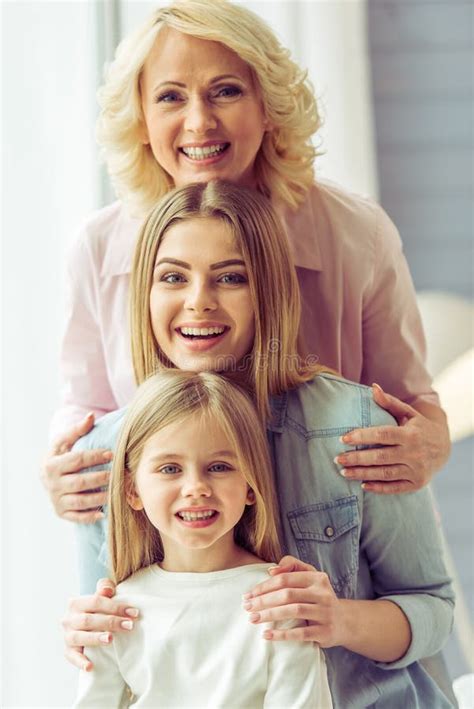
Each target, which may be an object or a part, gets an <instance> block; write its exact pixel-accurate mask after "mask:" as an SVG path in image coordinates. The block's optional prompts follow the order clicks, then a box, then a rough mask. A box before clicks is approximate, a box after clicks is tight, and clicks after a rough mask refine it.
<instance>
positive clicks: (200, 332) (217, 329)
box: [176, 325, 229, 338]
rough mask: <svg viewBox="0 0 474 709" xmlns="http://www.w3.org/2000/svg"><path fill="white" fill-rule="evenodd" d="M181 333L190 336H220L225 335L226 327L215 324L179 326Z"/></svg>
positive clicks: (178, 329)
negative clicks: (208, 325) (209, 325)
mask: <svg viewBox="0 0 474 709" xmlns="http://www.w3.org/2000/svg"><path fill="white" fill-rule="evenodd" d="M176 329H177V331H178V332H179V334H180V335H182V336H183V337H189V338H196V337H199V338H202V337H219V336H220V335H223V334H224V332H225V331H226V329H227V330H228V329H229V328H227V327H225V326H224V325H215V326H211V327H178V328H176Z"/></svg>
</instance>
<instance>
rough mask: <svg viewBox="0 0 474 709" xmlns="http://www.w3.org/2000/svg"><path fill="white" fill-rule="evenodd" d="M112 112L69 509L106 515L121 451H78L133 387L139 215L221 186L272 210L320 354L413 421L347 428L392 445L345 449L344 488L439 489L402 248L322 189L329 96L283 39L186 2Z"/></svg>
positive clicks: (204, 1)
mask: <svg viewBox="0 0 474 709" xmlns="http://www.w3.org/2000/svg"><path fill="white" fill-rule="evenodd" d="M100 103H101V108H102V110H101V115H100V119H99V131H98V136H99V142H100V143H101V145H102V147H103V151H104V155H105V158H106V161H107V165H108V168H109V172H110V175H111V178H112V181H113V183H114V185H115V187H116V190H117V194H118V196H119V198H120V199H119V201H118V202H115V203H114V204H112V205H110V206H108V207H105V208H104V209H101V210H99V211H98V212H96V213H95V214H93V215H92V217H91V218H90V219H89V220H88V222H87V223H86V225H85V226H84V227H83V229H82V231H81V233H80V235H79V238H78V240H77V242H76V244H75V247H74V249H73V252H72V256H71V260H70V267H69V284H70V297H69V301H68V302H69V306H68V314H67V323H66V331H65V336H64V340H63V347H62V356H61V370H62V376H63V380H64V387H63V403H62V406H61V408H60V409H59V411H58V412H57V414H56V416H55V419H54V423H53V435H52V437H53V439H55V443H54V445H53V446H52V450H51V453H50V455H49V456H48V458H47V460H46V462H45V466H44V471H43V478H44V482H45V484H46V487H47V488H48V490H49V493H50V495H51V499H52V502H53V505H54V507H55V510H56V512H57V513H58V514H59V515H60V516H62V517H63V518H65V519H69V520H74V521H80V522H91V521H94V520H95V519H97V518H98V517H99V516H100V513H98V512H97V511H96V508H97V505H100V504H102V503H103V502H104V501H105V494H104V493H96V492H94V493H92V492H91V493H89V494H82V495H77V494H76V493H77V492H79V491H81V492H87V491H88V490H95V489H96V488H97V486H98V485H101V484H103V483H105V482H106V477H105V476H104V475H103V474H98V473H90V474H88V475H85V476H84V475H81V474H80V470H81V468H83V467H84V466H86V465H91V464H93V463H99V462H103V461H105V460H107V459H108V458H109V457H110V454H109V453H108V452H107V451H94V452H90V453H88V454H87V455H84V456H83V457H82V458H80V459H79V458H78V457H77V456H75V455H73V454H71V453H70V449H71V446H72V445H73V443H74V441H75V440H76V439H77V438H78V437H79V436H80V435H82V434H84V433H85V432H87V431H88V430H89V429H90V427H91V426H92V424H93V419H94V417H97V418H98V417H100V416H102V415H103V414H104V413H106V412H107V411H111V410H114V409H116V408H117V407H120V406H122V405H124V404H126V403H127V402H128V401H129V400H130V398H131V396H132V394H133V391H134V389H135V382H134V378H133V372H132V366H131V357H130V351H129V346H128V337H127V326H126V322H127V317H126V308H127V294H128V287H129V277H130V260H131V253H132V249H133V245H134V243H135V240H136V236H137V233H138V229H139V225H140V224H141V221H142V218H143V217H144V216H145V214H146V213H147V211H148V210H149V209H150V208H151V207H152V206H153V205H154V204H155V202H156V200H157V199H158V198H159V197H160V196H162V195H163V194H164V193H165V192H166V191H167V190H169V189H170V188H171V187H173V186H174V185H183V184H187V183H189V182H193V181H208V180H210V179H212V178H224V179H229V180H232V181H234V182H236V183H240V184H245V185H248V186H252V187H255V188H256V189H257V190H258V191H260V192H262V193H264V194H265V195H267V196H269V197H270V199H271V200H272V203H273V206H274V207H275V208H276V209H277V211H278V213H279V215H280V218H281V220H282V222H283V224H284V226H285V229H286V232H287V235H288V238H289V242H290V248H291V253H292V258H293V261H294V264H295V265H296V268H297V272H298V279H299V285H300V289H301V294H302V304H303V308H302V328H301V329H302V335H303V336H304V338H305V340H306V345H307V350H308V352H310V353H311V354H312V355H313V356H315V357H316V358H317V359H318V361H320V362H323V363H325V364H327V365H328V366H330V367H332V368H333V369H335V370H337V371H340V372H341V373H342V374H343V375H344V376H346V377H347V378H349V379H352V380H355V381H360V382H363V383H366V384H372V383H373V382H377V383H378V384H379V385H380V386H381V387H383V391H382V389H380V388H376V389H375V394H374V396H375V398H376V401H377V402H378V403H379V404H380V405H381V406H383V407H385V408H386V409H387V410H389V411H390V412H391V413H392V414H393V415H394V416H395V417H396V418H397V420H398V421H399V423H400V426H399V428H397V429H390V430H387V429H385V428H383V427H382V428H380V427H376V428H374V429H372V430H370V431H369V430H364V429H358V430H356V431H353V432H348V433H347V435H346V436H345V437H344V443H346V444H348V445H349V446H351V447H352V446H356V445H360V444H374V443H377V444H383V447H380V448H378V449H377V451H364V450H346V452H345V453H344V454H342V446H341V451H340V452H341V455H340V457H339V462H340V464H341V466H343V467H344V470H345V475H346V476H347V477H348V478H352V479H355V480H364V481H365V484H366V489H367V490H371V491H373V492H385V493H398V492H406V491H413V490H416V489H418V488H420V487H421V486H422V485H424V484H426V483H427V482H428V481H429V479H430V478H431V476H432V475H433V474H434V472H435V471H436V470H437V469H439V468H440V467H441V465H442V464H443V462H444V461H445V460H446V457H447V454H448V450H449V437H448V432H447V426H446V420H445V416H444V414H443V412H442V410H441V409H440V408H439V406H438V400H437V397H436V395H435V394H434V393H433V391H432V390H431V384H430V377H429V376H428V374H427V372H426V369H425V366H424V361H423V360H424V339H423V333H422V328H421V324H420V319H419V315H418V311H417V307H416V304H415V296H414V290H413V285H412V282H411V279H410V275H409V272H408V268H407V264H406V262H405V259H404V256H403V254H402V248H401V243H400V239H399V236H398V234H397V232H396V229H395V228H394V226H393V224H392V223H391V222H390V220H389V219H388V218H387V216H386V215H385V213H384V212H383V211H382V210H381V209H380V207H378V206H377V205H376V204H374V203H373V202H371V201H370V200H367V199H364V198H362V197H359V196H357V195H353V194H349V193H347V192H345V191H344V190H342V189H340V188H339V187H336V186H334V185H330V184H326V183H323V182H321V181H316V182H315V181H314V175H313V162H314V158H315V149H314V147H313V146H312V144H311V137H312V136H313V134H314V133H315V132H316V131H317V129H318V127H319V123H320V121H319V117H318V112H317V107H316V103H315V99H314V96H313V93H312V91H311V88H310V86H309V84H308V82H307V79H306V74H305V73H304V72H303V71H302V70H301V69H300V68H299V67H298V66H297V65H296V64H295V63H294V62H293V61H292V60H291V59H290V57H289V53H288V51H287V50H286V49H285V48H283V47H282V46H281V45H280V43H279V42H278V40H277V39H276V37H275V36H274V35H273V33H272V32H271V30H270V29H269V28H268V27H267V26H266V25H265V23H264V22H262V20H261V19H260V18H258V17H257V16H256V15H254V14H253V13H251V12H249V11H248V10H247V9H245V8H243V7H241V6H238V5H234V4H232V3H230V2H227V1H225V0H185V1H184V0H178V1H177V2H175V3H172V4H171V5H169V6H168V7H165V8H162V9H159V10H158V11H157V12H155V13H153V14H152V16H151V17H150V18H149V20H148V21H147V22H145V23H144V24H143V26H142V27H141V28H140V29H139V30H138V31H137V32H136V33H135V34H133V35H131V36H130V37H128V38H126V39H125V40H124V41H123V42H122V44H121V45H120V46H119V48H118V50H117V55H116V59H115V61H114V62H113V63H112V65H111V66H110V68H109V71H108V74H107V78H106V82H105V85H104V86H103V87H102V89H101V91H100ZM88 412H89V413H88ZM86 414H87V415H86Z"/></svg>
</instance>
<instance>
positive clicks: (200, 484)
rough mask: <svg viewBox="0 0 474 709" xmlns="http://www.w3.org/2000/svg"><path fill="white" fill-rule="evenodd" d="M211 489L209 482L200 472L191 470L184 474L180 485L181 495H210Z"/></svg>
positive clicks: (192, 496) (198, 496)
mask: <svg viewBox="0 0 474 709" xmlns="http://www.w3.org/2000/svg"><path fill="white" fill-rule="evenodd" d="M211 494H212V490H211V488H210V485H209V482H208V481H207V480H206V478H205V477H204V475H202V474H201V473H200V472H197V471H196V472H193V473H189V475H186V476H185V478H184V480H183V484H182V487H181V495H182V496H183V497H188V498H189V497H191V498H193V499H196V500H197V499H199V498H200V497H210V496H211Z"/></svg>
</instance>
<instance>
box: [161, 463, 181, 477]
mask: <svg viewBox="0 0 474 709" xmlns="http://www.w3.org/2000/svg"><path fill="white" fill-rule="evenodd" d="M158 472H159V473H163V474H164V475H175V474H176V473H179V472H180V468H179V467H178V466H177V465H172V464H171V463H169V464H168V465H163V466H162V467H161V468H160V469H159V471H158Z"/></svg>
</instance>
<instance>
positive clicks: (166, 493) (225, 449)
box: [76, 371, 332, 709]
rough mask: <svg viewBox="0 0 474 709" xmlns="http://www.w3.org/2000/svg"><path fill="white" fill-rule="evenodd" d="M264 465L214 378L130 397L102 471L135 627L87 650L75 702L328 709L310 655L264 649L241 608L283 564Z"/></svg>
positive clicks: (252, 416) (241, 404) (197, 377)
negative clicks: (137, 618) (89, 668)
mask: <svg viewBox="0 0 474 709" xmlns="http://www.w3.org/2000/svg"><path fill="white" fill-rule="evenodd" d="M270 470H271V468H270V461H269V456H268V452H267V443H266V439H265V434H264V431H263V428H262V426H261V424H260V422H259V418H258V415H257V413H256V411H255V409H254V407H253V405H252V403H251V402H250V400H249V399H248V397H247V396H246V395H245V394H244V393H243V391H241V390H240V389H238V388H237V387H236V386H234V385H232V384H230V383H229V382H228V381H226V380H224V379H223V378H222V377H220V376H218V375H215V374H209V373H201V374H193V373H188V372H183V371H169V372H165V373H162V374H158V375H155V376H153V377H151V378H150V379H149V380H148V381H146V382H145V383H144V384H143V385H142V386H141V387H140V388H139V390H138V392H137V394H136V396H135V398H134V400H133V402H132V404H131V406H130V408H129V410H128V413H127V416H126V419H125V422H124V426H123V428H122V431H121V434H120V439H119V442H118V447H117V452H116V455H115V459H114V464H113V468H112V478H111V485H110V494H109V501H110V528H109V548H110V559H111V566H112V569H113V574H114V577H115V581H116V582H117V583H119V584H120V585H119V587H118V593H119V594H120V596H121V602H123V603H125V604H126V605H134V604H139V605H140V609H141V615H142V618H141V622H140V627H139V629H138V631H137V632H136V633H134V634H133V637H127V638H125V637H122V638H121V639H120V638H116V641H115V642H114V643H113V644H112V645H111V646H110V647H107V648H101V649H100V650H97V651H96V653H94V663H95V666H96V667H95V671H94V672H92V673H87V674H86V673H81V684H80V691H79V698H78V700H77V704H76V706H78V707H86V706H107V707H113V706H117V707H118V706H121V707H122V706H129V705H130V704H132V703H133V704H134V706H155V707H158V706H159V707H180V708H181V709H185V708H187V707H207V708H209V707H226V709H227V708H228V707H252V708H253V709H257V707H263V706H265V707H292V708H293V709H296V708H300V707H308V708H309V707H311V709H314V708H315V707H322V708H324V709H326V708H327V707H331V706H332V703H331V698H330V693H329V689H328V684H327V677H326V667H325V663H324V659H323V656H322V653H321V651H320V650H319V648H317V647H316V646H315V645H313V644H303V643H297V642H283V643H281V644H277V645H274V644H272V643H269V642H267V641H266V640H265V631H264V632H263V637H262V629H259V628H258V626H255V625H252V624H250V623H248V622H246V612H245V610H244V608H243V607H242V603H241V598H242V595H243V594H245V593H247V592H248V591H249V590H250V589H251V588H252V587H253V586H254V585H255V584H256V583H259V582H260V581H262V580H265V579H266V578H268V569H269V568H270V566H271V564H269V563H265V561H267V562H275V561H277V560H278V559H279V557H280V551H279V543H278V536H277V529H276V523H275V500H274V492H273V486H272V480H271V472H270ZM263 560H265V561H263ZM271 625H272V626H273V625H274V624H271ZM277 625H280V626H281V625H283V626H284V627H293V626H295V625H298V624H297V623H290V624H288V623H283V624H277Z"/></svg>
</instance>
